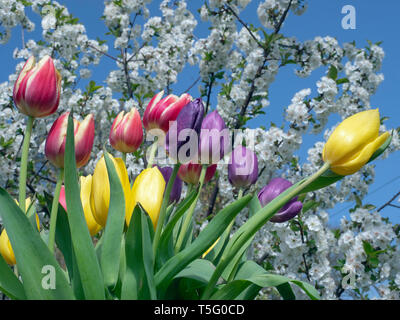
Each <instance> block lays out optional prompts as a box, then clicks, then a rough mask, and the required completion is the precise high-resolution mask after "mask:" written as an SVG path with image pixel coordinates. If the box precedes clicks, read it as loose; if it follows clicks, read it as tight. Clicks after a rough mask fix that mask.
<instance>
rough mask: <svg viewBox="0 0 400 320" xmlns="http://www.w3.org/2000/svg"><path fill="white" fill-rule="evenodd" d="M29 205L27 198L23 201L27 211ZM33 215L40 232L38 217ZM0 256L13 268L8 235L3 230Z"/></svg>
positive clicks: (11, 250) (0, 238)
mask: <svg viewBox="0 0 400 320" xmlns="http://www.w3.org/2000/svg"><path fill="white" fill-rule="evenodd" d="M16 202H17V201H16ZM17 203H18V202H17ZM30 204H31V199H30V198H27V199H26V200H25V207H26V208H27V209H28V208H29V206H30ZM35 215H36V225H37V228H38V230H40V222H39V217H38V215H37V214H36V213H35ZM0 254H1V255H2V256H3V258H4V260H5V261H6V262H7V263H8V264H9V265H10V266H13V265H15V264H16V261H15V255H14V251H13V249H12V247H11V243H10V239H9V238H8V235H7V232H6V230H5V229H3V231H2V232H1V235H0Z"/></svg>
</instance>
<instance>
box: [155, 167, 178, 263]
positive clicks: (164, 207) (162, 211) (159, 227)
mask: <svg viewBox="0 0 400 320" xmlns="http://www.w3.org/2000/svg"><path fill="white" fill-rule="evenodd" d="M180 166H181V164H180V163H177V164H175V165H174V170H173V171H172V174H171V177H170V178H169V180H168V184H167V188H166V189H165V192H164V197H163V201H162V204H161V208H160V215H159V217H158V222H157V227H156V232H155V234H154V240H153V253H154V256H156V253H157V248H158V243H159V241H160V236H161V231H162V229H163V227H164V222H165V216H166V212H167V206H168V202H169V196H170V194H171V190H172V186H173V185H174V181H175V178H176V176H177V174H178V170H179V167H180Z"/></svg>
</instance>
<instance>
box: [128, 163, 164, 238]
mask: <svg viewBox="0 0 400 320" xmlns="http://www.w3.org/2000/svg"><path fill="white" fill-rule="evenodd" d="M164 189H165V180H164V177H163V175H162V174H161V172H160V170H158V168H157V167H152V168H147V169H144V170H143V171H142V172H141V173H140V174H139V175H138V176H137V177H136V179H135V182H134V183H133V186H132V200H133V205H134V206H136V204H137V203H140V205H141V206H142V207H143V209H144V210H145V211H146V212H147V213H148V215H149V216H150V219H151V221H152V222H153V227H154V230H155V229H156V227H157V222H158V217H159V214H160V209H161V204H162V201H163V195H164ZM131 216H132V211H131V212H130V213H129V214H127V215H126V216H125V219H126V224H127V225H129V222H130V221H131Z"/></svg>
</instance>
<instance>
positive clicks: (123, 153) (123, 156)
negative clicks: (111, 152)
mask: <svg viewBox="0 0 400 320" xmlns="http://www.w3.org/2000/svg"><path fill="white" fill-rule="evenodd" d="M122 161H124V164H125V166H126V152H122Z"/></svg>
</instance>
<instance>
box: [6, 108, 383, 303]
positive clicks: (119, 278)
mask: <svg viewBox="0 0 400 320" xmlns="http://www.w3.org/2000/svg"><path fill="white" fill-rule="evenodd" d="M340 130H342V129H340ZM332 136H333V137H334V134H333V135H332ZM75 138H76V137H75V135H74V120H73V118H72V116H71V115H68V124H67V132H66V140H65V152H63V155H64V159H63V163H64V170H65V181H64V183H65V190H64V191H63V194H64V196H61V203H64V201H65V203H64V204H63V205H62V206H58V215H57V221H56V227H57V228H56V230H57V231H56V234H55V241H56V245H57V248H58V249H59V250H60V252H61V253H62V256H63V260H64V262H65V267H63V266H61V265H60V263H59V261H57V260H56V258H55V256H54V254H53V252H52V251H51V248H49V247H48V245H47V243H46V239H44V238H43V237H42V236H41V234H40V232H39V231H38V229H37V225H36V223H37V222H36V219H35V214H34V208H29V209H28V210H27V212H28V213H27V214H25V213H24V212H23V211H22V210H21V209H20V208H19V207H18V205H17V204H16V202H15V201H14V200H13V199H12V198H11V196H10V195H9V194H8V193H7V192H6V191H5V190H4V189H2V188H0V208H1V211H0V213H1V217H2V219H3V221H4V226H5V229H6V230H7V235H8V237H9V241H10V244H11V246H12V250H13V252H14V254H15V260H16V267H17V269H16V270H18V276H17V275H16V274H15V273H14V272H12V270H11V268H10V267H9V266H8V264H7V261H6V260H5V259H4V257H3V256H2V255H0V290H1V291H2V292H3V293H5V294H6V295H7V296H8V297H10V298H12V299H96V300H97V299H188V298H189V299H254V298H255V297H256V295H257V293H258V292H259V290H260V289H261V288H263V287H275V288H276V289H277V290H278V291H279V293H280V294H281V296H282V297H283V298H284V299H294V298H295V297H296V296H295V294H294V292H293V287H292V286H297V287H299V288H300V289H301V290H303V291H304V292H305V293H306V294H307V295H308V296H309V297H310V298H311V299H318V298H319V295H318V292H317V290H316V289H315V288H314V287H313V286H311V285H310V284H308V283H306V282H302V281H298V280H295V279H289V278H287V277H284V276H281V275H276V274H272V273H270V272H268V271H267V270H265V269H264V268H263V267H261V266H260V265H258V264H257V263H256V262H254V261H252V260H247V258H246V257H247V254H246V252H247V250H248V248H249V245H250V243H251V241H252V239H253V237H254V235H255V233H256V232H257V231H258V230H259V229H260V228H261V227H262V226H263V225H264V224H265V223H267V222H268V221H269V220H271V219H272V220H273V217H274V215H275V214H277V213H278V216H279V213H282V212H283V213H285V212H286V211H288V210H289V211H290V214H291V215H293V210H292V208H291V205H292V204H293V203H297V202H298V201H297V199H296V197H297V196H298V195H299V194H301V193H304V192H309V191H312V190H317V189H320V188H323V187H325V186H327V185H329V184H331V183H334V182H336V181H338V180H340V179H341V178H342V177H343V176H340V175H338V174H337V173H334V172H333V171H331V170H329V166H330V164H329V163H328V162H327V163H326V164H325V165H324V166H323V167H322V168H321V169H320V170H319V171H318V172H316V173H315V174H314V175H312V176H310V177H309V178H306V179H304V180H302V181H299V182H298V183H296V184H294V185H291V184H287V183H285V182H282V181H272V182H271V186H269V185H268V186H266V187H265V188H264V189H263V190H262V192H260V194H258V195H257V194H255V195H253V194H251V193H248V194H246V195H244V196H241V197H239V198H238V199H237V200H236V201H234V202H232V203H230V204H229V205H227V206H226V207H224V208H223V209H222V210H221V211H220V212H218V213H217V214H216V215H215V216H214V217H213V219H211V220H210V222H209V223H208V224H207V226H206V227H205V228H204V229H203V230H202V231H200V232H199V234H198V235H197V236H194V234H193V230H192V229H191V228H184V221H185V219H184V217H185V216H187V215H188V212H190V210H191V208H192V207H193V204H194V203H195V201H196V199H197V198H198V193H199V192H200V187H199V186H198V185H193V187H192V188H191V191H190V192H189V193H188V194H187V196H186V197H185V198H184V199H181V200H180V202H177V201H178V200H179V199H176V200H173V201H172V203H171V198H170V195H171V192H172V190H173V185H174V183H175V179H176V176H177V174H178V170H179V167H180V164H176V165H175V167H174V169H173V170H172V173H171V172H169V173H168V179H165V178H164V177H163V175H162V173H161V172H160V171H159V169H158V168H157V167H156V166H154V167H152V168H148V169H145V170H144V171H143V172H142V173H141V174H140V175H139V176H138V177H137V179H136V180H135V182H134V184H133V187H132V189H131V190H130V188H129V185H128V188H127V187H126V181H125V180H124V178H123V177H124V172H123V171H124V170H125V171H126V168H125V166H124V164H123V162H120V161H119V160H116V159H114V158H113V157H112V156H111V154H109V153H108V152H106V151H105V152H104V158H102V160H101V161H102V163H101V164H100V165H101V166H103V167H102V168H100V167H99V169H96V170H97V171H96V170H95V173H94V175H93V177H86V178H81V179H80V182H81V186H79V178H78V173H77V166H78V165H77V161H76V157H75V153H76V146H77V145H76V143H75ZM373 138H374V139H376V137H375V136H374V137H373ZM389 143H390V136H389V137H387V139H386V141H384V142H383V144H381V145H380V146H379V147H378V146H377V148H376V149H375V150H374V151H373V152H372V155H371V156H370V158H369V159H368V160H366V161H365V162H367V161H372V160H374V159H375V158H376V157H378V156H379V155H380V154H381V153H382V152H383V151H384V150H385V149H386V148H387V146H388V145H389ZM329 145H330V144H327V150H326V154H331V153H329V151H330V150H328V148H329ZM250 158H252V157H250ZM78 164H79V163H78ZM120 167H123V168H122V169H121V168H120ZM99 170H100V171H99ZM101 170H102V171H103V173H104V174H105V173H106V176H107V180H108V181H104V178H102V179H103V180H101V179H100V180H98V179H99V178H98V177H97V175H102V176H103V177H104V174H101ZM205 171H206V170H202V172H203V175H202V177H201V178H200V180H201V183H200V185H201V184H202V182H203V180H204V178H205ZM231 171H232V172H233V173H232V174H231V178H232V179H235V178H234V176H232V175H234V172H235V171H234V170H231ZM87 179H89V180H90V181H91V182H92V188H93V185H94V184H95V183H96V181H98V182H97V183H98V185H97V186H96V187H97V188H98V189H97V191H96V194H94V195H93V193H92V197H93V196H94V197H106V198H107V199H105V198H104V200H105V202H106V204H107V209H106V212H104V213H103V214H105V215H106V216H103V218H104V220H102V221H104V224H102V227H103V230H102V231H101V233H100V234H98V235H97V237H96V238H95V239H96V241H95V242H94V241H93V238H92V236H91V235H92V234H93V233H95V232H96V231H95V232H93V233H92V231H91V228H90V227H89V223H88V219H87V215H88V212H87V210H88V209H87V208H86V207H87V205H88V204H87V203H88V201H92V206H91V208H92V209H93V208H95V210H96V213H97V214H99V212H100V211H99V209H96V205H94V204H93V201H95V200H94V199H93V198H91V199H90V200H88V199H87V198H89V196H88V194H89V191H88V190H87V188H88V186H87ZM250 180H251V179H250ZM106 186H107V187H108V191H107V192H106V193H105V195H103V194H101V190H102V189H103V190H104V188H106ZM127 189H128V191H126V190H127ZM64 197H65V198H64ZM50 203H51V199H49V204H50ZM245 208H247V209H248V211H249V219H248V220H247V222H246V223H244V224H243V225H242V226H241V227H240V228H239V229H238V230H237V231H236V232H235V233H233V235H232V236H230V233H231V232H230V231H231V226H232V223H233V221H234V219H235V217H236V216H237V215H238V214H239V212H241V211H242V210H244V209H245ZM103 209H104V208H103ZM285 210H286V211H285ZM92 214H93V217H95V218H96V214H95V213H94V212H93V213H92ZM93 217H92V218H93ZM99 220H100V219H99V218H97V219H96V221H99ZM97 227H98V228H99V229H100V226H99V225H98V226H97ZM182 233H183V234H182ZM179 239H182V241H179ZM178 242H179V245H177V243H178ZM0 245H1V244H0ZM0 249H1V248H0ZM46 270H50V273H49V275H48V277H49V278H45V276H44V274H46ZM50 276H52V277H53V280H52V278H51V277H50ZM49 279H50V280H49ZM46 281H49V283H50V288H49V285H48V283H47V285H46ZM52 281H53V284H54V286H51V283H52Z"/></svg>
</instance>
